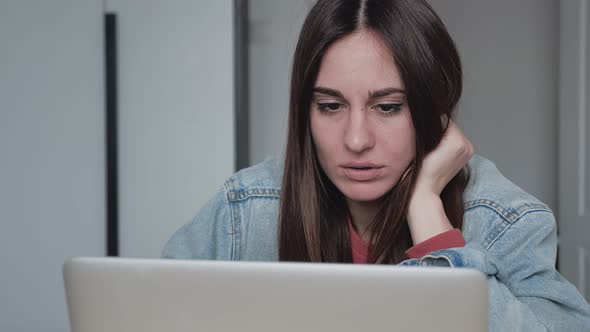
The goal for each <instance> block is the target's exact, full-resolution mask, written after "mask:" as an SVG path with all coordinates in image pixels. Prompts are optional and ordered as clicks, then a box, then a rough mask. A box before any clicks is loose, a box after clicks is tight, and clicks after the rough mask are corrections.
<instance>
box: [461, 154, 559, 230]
mask: <svg viewBox="0 0 590 332" xmlns="http://www.w3.org/2000/svg"><path fill="white" fill-rule="evenodd" d="M469 168H470V176H469V182H468V183H467V187H466V188H465V191H464V193H463V201H464V204H465V210H469V209H473V208H476V207H478V206H487V207H490V208H492V209H494V210H496V212H497V213H499V214H500V215H502V217H504V218H506V219H507V220H509V221H514V220H516V219H518V218H519V217H521V216H522V214H523V213H527V212H531V211H534V210H543V211H550V208H549V207H548V206H547V205H546V204H545V203H543V202H541V201H540V200H539V199H538V198H536V197H535V196H533V195H531V194H530V193H527V192H526V191H524V190H523V189H522V188H520V187H519V186H518V185H516V184H514V183H513V182H512V181H510V180H509V179H507V178H506V177H505V176H504V175H503V174H502V173H501V172H500V171H499V170H498V168H497V167H496V165H495V164H494V163H493V162H492V161H490V160H488V159H486V158H484V157H482V156H480V155H474V156H473V157H472V158H471V160H470V161H469Z"/></svg>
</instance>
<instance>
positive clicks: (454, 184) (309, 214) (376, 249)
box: [278, 0, 469, 264]
mask: <svg viewBox="0 0 590 332" xmlns="http://www.w3.org/2000/svg"><path fill="white" fill-rule="evenodd" d="M359 29H369V30H371V31H373V32H376V34H377V35H378V36H379V37H380V38H381V40H382V42H383V43H384V44H385V45H386V46H387V47H388V48H389V50H390V52H391V55H392V60H393V61H394V62H395V64H396V65H397V68H398V70H399V72H400V75H401V78H402V80H403V82H404V85H405V90H406V99H407V102H408V106H409V108H410V113H411V117H412V122H413V124H414V127H415V132H416V142H415V143H416V157H415V159H414V161H413V162H412V163H411V165H410V167H409V168H408V173H407V176H406V177H404V178H403V179H400V181H399V182H398V183H397V184H396V185H395V186H394V187H393V188H392V189H391V190H390V191H389V192H388V193H387V194H385V195H384V196H383V197H382V198H381V199H380V208H379V212H378V213H377V215H376V216H375V217H374V218H373V220H372V221H371V223H370V224H369V227H368V230H369V232H370V234H371V241H370V245H369V257H368V261H369V262H370V263H378V264H396V263H399V262H401V261H402V260H404V259H405V253H404V252H405V251H406V250H407V249H408V248H409V247H411V245H412V238H411V234H410V231H409V228H408V225H407V220H406V215H407V206H408V202H409V199H410V197H411V194H412V190H413V187H414V183H415V181H416V177H417V172H416V170H419V169H420V166H421V163H422V160H423V159H424V157H425V156H426V155H427V154H428V153H429V152H430V151H432V150H433V149H434V148H435V147H436V146H437V145H438V143H439V142H440V140H441V139H442V136H443V134H444V132H445V130H446V128H444V127H443V125H442V124H441V120H440V119H441V115H443V114H446V115H448V116H449V118H451V116H452V114H453V111H454V109H455V106H456V104H457V102H458V100H459V98H460V96H461V90H462V71H461V62H460V59H459V54H458V52H457V50H456V47H455V44H454V42H453V40H452V39H451V37H450V36H449V34H448V32H447V30H446V28H445V26H444V24H443V23H442V21H441V20H440V18H439V17H438V16H437V15H436V13H435V12H434V11H433V10H432V8H431V7H430V6H429V5H428V3H427V2H426V1H425V0H388V1H383V0H374V1H372V0H367V1H363V0H319V1H318V2H317V3H316V4H315V6H314V7H313V8H312V9H311V11H310V13H309V14H308V16H307V18H306V20H305V23H304V25H303V28H302V31H301V34H300V36H299V41H298V43H297V47H296V50H295V55H294V61H293V71H292V73H291V91H290V102H289V133H288V137H287V147H286V155H285V163H284V173H283V182H282V192H281V207H280V214H279V218H280V224H279V234H278V236H279V260H281V261H307V262H351V261H352V254H351V247H350V241H349V238H350V234H349V228H348V217H349V215H350V213H349V210H348V207H347V204H346V201H345V197H344V196H343V194H342V193H341V192H340V191H339V190H338V189H337V188H336V187H335V185H334V184H333V183H332V182H331V181H330V180H329V179H328V177H327V176H326V174H325V173H324V172H323V170H322V168H321V166H320V164H319V161H318V158H317V154H316V151H315V146H314V143H313V139H312V136H311V130H310V114H309V113H310V103H311V98H312V93H313V87H314V84H315V81H316V79H317V75H318V71H319V68H320V63H321V61H322V58H323V55H324V53H325V52H326V50H327V49H328V48H329V47H330V45H331V44H332V43H333V42H334V41H336V40H338V39H340V38H342V37H344V36H346V35H349V34H351V33H353V32H355V31H358V30H359ZM468 177H469V172H468V169H467V168H465V169H464V170H462V171H461V172H459V173H458V174H457V176H455V178H453V179H452V180H451V181H450V182H449V183H448V184H447V186H446V187H445V189H444V190H443V192H442V193H441V199H442V202H443V206H444V208H445V212H446V214H447V217H448V218H449V220H450V222H451V224H452V225H453V226H454V227H456V228H461V227H462V224H463V198H462V195H463V190H464V189H465V185H466V183H467V179H468Z"/></svg>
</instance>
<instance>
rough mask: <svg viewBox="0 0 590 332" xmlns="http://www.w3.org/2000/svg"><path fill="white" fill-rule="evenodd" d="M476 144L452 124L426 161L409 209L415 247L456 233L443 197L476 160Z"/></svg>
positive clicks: (419, 173) (409, 223)
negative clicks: (459, 174) (461, 172)
mask: <svg viewBox="0 0 590 332" xmlns="http://www.w3.org/2000/svg"><path fill="white" fill-rule="evenodd" d="M474 151H475V149H474V147H473V144H471V142H470V141H469V140H468V139H467V138H466V137H465V136H464V135H463V133H462V132H461V131H460V130H459V128H457V126H456V125H455V124H454V123H453V122H452V121H450V120H449V127H448V129H447V131H446V132H445V135H444V136H443V138H442V140H441V142H440V143H439V145H438V146H437V147H436V148H435V149H434V150H433V151H432V152H430V153H429V154H428V155H427V156H426V157H425V158H424V160H423V162H422V167H421V169H420V171H419V172H418V178H417V180H416V185H415V187H414V191H413V193H412V197H411V198H410V203H409V206H408V215H407V217H408V226H409V228H410V233H411V235H412V240H413V242H414V244H418V243H420V242H422V241H424V240H427V239H429V238H431V237H433V236H436V235H438V234H440V233H443V232H446V231H449V230H451V229H453V226H452V225H451V223H450V222H449V219H448V218H447V215H446V213H445V210H444V207H443V204H442V200H441V199H440V193H441V192H442V190H443V189H444V188H445V186H446V185H447V184H448V183H449V181H451V180H452V179H453V177H455V175H457V173H458V172H459V171H460V170H461V169H462V168H463V167H464V166H465V164H466V163H467V162H468V161H469V159H471V156H473V153H474Z"/></svg>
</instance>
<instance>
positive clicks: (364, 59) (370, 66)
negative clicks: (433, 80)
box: [316, 30, 404, 94]
mask: <svg viewBox="0 0 590 332" xmlns="http://www.w3.org/2000/svg"><path fill="white" fill-rule="evenodd" d="M316 86H322V87H329V88H333V89H338V90H340V91H342V92H343V93H345V94H346V93H364V94H366V93H367V91H372V90H378V89H383V88H386V87H395V88H401V89H403V88H404V86H403V82H402V80H401V77H400V75H399V71H398V69H397V66H396V65H395V62H394V60H393V56H392V54H391V52H390V51H389V49H388V48H387V47H386V46H385V45H384V44H383V42H382V41H381V39H380V38H379V37H378V36H377V35H376V34H375V33H374V32H370V31H366V30H361V31H358V32H355V33H353V34H350V35H348V36H345V37H343V38H341V39H339V40H337V41H335V42H334V43H333V44H332V45H331V46H330V47H329V48H328V50H327V51H326V53H325V54H324V57H323V59H322V63H321V65H320V71H319V73H318V78H317V81H316Z"/></svg>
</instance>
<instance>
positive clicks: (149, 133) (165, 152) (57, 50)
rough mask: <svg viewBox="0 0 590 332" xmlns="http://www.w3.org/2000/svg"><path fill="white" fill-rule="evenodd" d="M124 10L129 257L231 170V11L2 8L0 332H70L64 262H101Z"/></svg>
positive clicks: (123, 239) (159, 240)
mask: <svg viewBox="0 0 590 332" xmlns="http://www.w3.org/2000/svg"><path fill="white" fill-rule="evenodd" d="M105 5H106V8H107V9H110V10H115V11H117V12H118V15H119V16H118V27H119V33H118V37H119V40H118V47H119V48H118V54H119V63H118V65H119V77H118V78H119V98H120V99H119V117H118V120H119V143H120V145H119V171H120V173H119V182H120V187H119V189H120V190H119V198H120V201H119V208H120V210H119V212H120V220H119V221H120V253H121V255H124V256H142V257H159V255H160V252H161V249H162V247H163V245H164V242H165V241H166V240H167V239H168V238H169V237H170V236H171V235H172V233H173V232H174V231H175V230H176V229H178V227H180V225H182V224H183V223H186V222H188V221H190V220H191V218H192V217H193V216H194V214H195V213H196V211H197V210H198V209H199V208H200V207H201V206H202V205H203V204H204V203H205V201H206V200H207V199H209V197H211V196H212V195H213V194H214V192H215V191H216V190H217V189H218V188H219V187H220V186H221V185H222V183H223V180H224V179H225V178H227V177H228V176H230V175H231V173H232V172H233V171H234V136H233V132H234V126H233V121H234V120H233V114H234V111H233V109H234V93H233V25H232V21H233V13H232V7H233V3H232V1H229V0H224V1H214V2H210V1H207V0H200V1H194V0H175V1H166V2H162V1H157V0H153V1H142V3H141V6H137V4H136V3H135V2H134V1H125V0H109V1H108V2H107V3H105V2H104V1H103V0H92V1H73V0H54V1H40V0H23V1H20V0H19V1H17V0H13V1H3V0H0V226H1V231H0V257H1V259H0V263H1V264H2V265H1V266H2V267H1V268H0V269H1V272H0V331H10V332H19V331H27V332H29V331H49V332H58V331H67V330H68V317H67V311H66V303H65V294H64V288H63V279H62V270H61V268H62V264H63V262H64V260H65V259H66V258H68V257H71V256H102V255H104V254H105V174H106V170H105V157H104V156H105V146H104V144H105V126H104V117H105V110H104V87H103V85H104V79H103V73H104V68H103V66H104V64H103V63H104V58H103V54H104V48H103V42H104V35H103V14H104V11H103V9H104V6H105Z"/></svg>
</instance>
